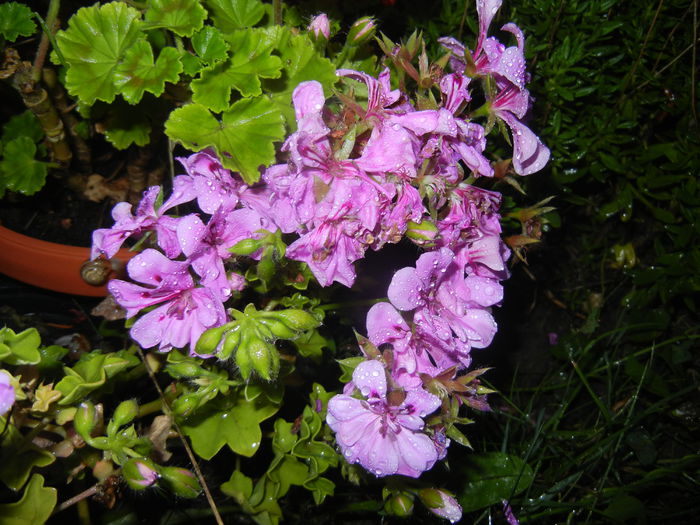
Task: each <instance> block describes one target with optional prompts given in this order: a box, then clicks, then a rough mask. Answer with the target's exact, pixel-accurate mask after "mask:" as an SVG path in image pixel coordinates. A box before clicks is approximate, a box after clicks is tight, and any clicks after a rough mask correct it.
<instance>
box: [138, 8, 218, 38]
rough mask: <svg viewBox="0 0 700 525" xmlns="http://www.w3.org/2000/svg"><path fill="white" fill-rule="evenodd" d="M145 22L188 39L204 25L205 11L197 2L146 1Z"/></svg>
mask: <svg viewBox="0 0 700 525" xmlns="http://www.w3.org/2000/svg"><path fill="white" fill-rule="evenodd" d="M145 18H146V22H148V23H150V24H153V25H154V26H157V27H164V28H166V29H168V30H170V31H172V32H173V33H175V34H177V35H180V36H186V37H190V36H192V33H194V32H195V31H198V30H199V29H201V28H202V25H204V20H206V18H207V11H206V10H205V9H204V8H203V7H202V6H201V5H200V3H199V0H148V9H147V10H146V17H145Z"/></svg>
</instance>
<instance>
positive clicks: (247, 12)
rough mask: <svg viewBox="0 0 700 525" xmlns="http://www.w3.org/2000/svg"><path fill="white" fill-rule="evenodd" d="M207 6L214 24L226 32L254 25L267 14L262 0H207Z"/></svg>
mask: <svg viewBox="0 0 700 525" xmlns="http://www.w3.org/2000/svg"><path fill="white" fill-rule="evenodd" d="M207 6H209V9H210V12H211V17H212V19H213V20H214V25H215V26H216V27H218V28H219V29H221V31H223V32H224V33H231V32H232V31H235V30H236V29H243V28H246V27H252V26H254V25H255V24H257V23H258V22H260V20H261V19H262V17H263V15H264V14H265V8H264V7H263V4H262V2H261V1H260V0H207Z"/></svg>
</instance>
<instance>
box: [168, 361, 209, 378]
mask: <svg viewBox="0 0 700 525" xmlns="http://www.w3.org/2000/svg"><path fill="white" fill-rule="evenodd" d="M165 370H166V371H167V372H168V374H170V375H171V376H172V377H174V378H175V379H183V378H185V377H197V376H199V374H201V373H202V367H200V366H199V365H196V364H195V363H191V362H188V361H182V362H180V363H169V364H168V365H167V366H166V367H165Z"/></svg>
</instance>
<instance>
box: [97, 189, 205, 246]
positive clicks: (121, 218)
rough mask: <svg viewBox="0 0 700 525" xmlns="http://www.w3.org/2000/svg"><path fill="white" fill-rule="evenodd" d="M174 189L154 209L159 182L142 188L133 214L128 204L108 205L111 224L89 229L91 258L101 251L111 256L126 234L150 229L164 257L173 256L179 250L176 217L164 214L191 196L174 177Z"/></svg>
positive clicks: (135, 233) (127, 236) (140, 232)
mask: <svg viewBox="0 0 700 525" xmlns="http://www.w3.org/2000/svg"><path fill="white" fill-rule="evenodd" d="M174 186H175V187H174V191H173V194H172V195H171V197H170V198H169V199H168V200H166V201H165V202H164V203H163V205H162V206H160V207H159V208H158V209H156V201H157V199H158V194H159V193H160V191H161V188H160V186H151V187H150V188H148V190H146V191H145V192H144V195H143V198H142V199H141V202H140V203H139V205H138V208H137V209H136V214H135V215H132V213H131V204H129V203H128V202H120V203H118V204H117V205H116V206H114V208H113V209H112V218H113V219H114V221H115V222H114V225H113V226H112V227H111V228H100V229H98V230H95V231H94V232H93V233H92V252H91V258H93V259H94V258H96V257H99V256H100V255H104V256H105V257H107V258H110V257H114V255H115V254H116V253H117V251H119V248H120V247H121V246H122V244H123V243H124V241H125V240H126V239H128V238H129V237H133V236H138V235H141V234H143V233H146V232H149V231H154V232H155V233H156V235H157V242H158V246H160V247H161V248H162V249H163V251H164V252H165V254H166V255H167V256H168V257H177V256H178V255H179V254H180V245H179V243H178V241H177V234H176V233H175V230H176V228H177V222H178V219H176V218H175V217H170V216H168V215H165V213H166V212H167V211H168V210H170V209H171V208H173V207H175V206H177V205H178V204H182V203H183V202H188V201H190V200H192V198H193V196H192V195H191V192H190V191H189V189H186V188H184V187H183V186H182V185H181V184H180V183H179V181H178V179H177V177H176V179H175V184H174Z"/></svg>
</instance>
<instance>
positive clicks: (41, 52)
mask: <svg viewBox="0 0 700 525" xmlns="http://www.w3.org/2000/svg"><path fill="white" fill-rule="evenodd" d="M60 7H61V0H51V2H50V3H49V10H48V12H47V13H46V25H45V27H44V31H43V32H42V34H41V40H40V41H39V47H38V48H37V50H36V55H35V57H34V64H33V66H32V80H33V81H34V82H39V80H40V79H41V70H42V69H43V67H44V61H45V60H46V53H47V52H48V50H49V40H50V38H51V36H52V35H53V31H54V26H55V25H56V18H57V17H58V10H59V8H60ZM49 33H50V34H49Z"/></svg>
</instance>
